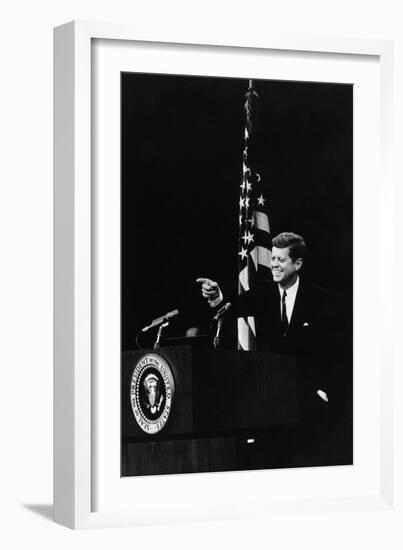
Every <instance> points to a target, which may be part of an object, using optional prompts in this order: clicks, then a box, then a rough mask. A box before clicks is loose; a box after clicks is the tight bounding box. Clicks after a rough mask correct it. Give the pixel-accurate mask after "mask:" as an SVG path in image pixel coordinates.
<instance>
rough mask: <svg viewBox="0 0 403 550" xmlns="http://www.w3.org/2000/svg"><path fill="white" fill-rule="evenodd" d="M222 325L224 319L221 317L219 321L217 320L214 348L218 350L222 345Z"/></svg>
mask: <svg viewBox="0 0 403 550" xmlns="http://www.w3.org/2000/svg"><path fill="white" fill-rule="evenodd" d="M222 323H223V318H222V317H219V319H218V320H217V331H216V334H215V336H214V340H213V346H214V348H218V346H219V345H220V332H221V327H222Z"/></svg>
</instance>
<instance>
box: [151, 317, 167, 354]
mask: <svg viewBox="0 0 403 550" xmlns="http://www.w3.org/2000/svg"><path fill="white" fill-rule="evenodd" d="M168 325H169V321H166V322H165V323H162V325H160V326H159V329H158V333H157V339H156V340H155V342H154V349H158V348H159V347H160V340H161V334H162V330H163V329H164V328H165V327H167V326H168Z"/></svg>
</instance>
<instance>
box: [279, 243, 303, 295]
mask: <svg viewBox="0 0 403 550" xmlns="http://www.w3.org/2000/svg"><path fill="white" fill-rule="evenodd" d="M301 266H302V259H301V258H298V259H296V260H295V261H294V260H293V259H292V258H291V257H290V249H289V247H287V248H276V247H275V246H273V249H272V251H271V272H272V274H273V280H274V282H276V283H279V284H280V286H282V287H283V288H287V287H290V286H291V285H292V284H294V282H295V281H296V279H297V272H298V271H299V270H300V269H301Z"/></svg>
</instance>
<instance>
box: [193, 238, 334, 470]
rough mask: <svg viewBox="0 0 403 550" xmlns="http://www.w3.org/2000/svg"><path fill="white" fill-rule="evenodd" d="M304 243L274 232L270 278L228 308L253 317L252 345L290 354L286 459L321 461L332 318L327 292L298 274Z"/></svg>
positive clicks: (213, 289) (208, 288) (210, 290)
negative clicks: (292, 406)
mask: <svg viewBox="0 0 403 550" xmlns="http://www.w3.org/2000/svg"><path fill="white" fill-rule="evenodd" d="M305 249H306V245H305V241H304V239H303V238H302V237H301V236H300V235H297V234H295V233H281V234H280V235H278V236H276V237H274V239H273V240H272V252H271V265H270V267H271V272H272V275H273V280H272V281H264V282H260V283H258V284H257V285H256V286H255V287H254V288H252V289H250V290H248V291H247V292H245V293H243V294H241V295H239V296H236V297H234V298H231V304H232V308H231V310H230V311H232V312H233V314H234V315H236V316H237V317H246V316H253V317H254V318H255V326H256V344H257V350H258V351H270V352H273V353H281V354H292V355H295V356H296V360H297V381H298V396H299V409H300V423H299V426H298V429H297V430H295V431H294V432H293V433H292V434H291V435H290V437H292V438H294V439H295V445H294V446H293V447H292V453H293V455H294V456H293V457H289V458H290V459H291V460H290V463H289V465H310V464H315V463H317V464H321V463H326V461H327V460H328V458H325V455H326V456H328V453H327V451H328V450H329V446H328V443H329V442H327V443H325V439H328V437H330V436H331V434H329V433H327V432H328V430H327V428H328V425H329V424H328V416H329V406H330V407H331V406H332V405H331V400H332V391H331V388H330V387H329V386H330V385H331V378H332V375H333V371H334V364H335V363H334V357H335V354H336V348H337V346H336V343H335V342H334V341H333V338H334V335H335V334H337V326H336V325H337V323H338V321H337V315H336V314H335V311H336V310H335V308H334V307H333V306H331V305H330V302H329V297H328V295H327V293H326V292H325V291H324V290H323V289H321V288H319V287H317V286H313V285H310V284H308V283H307V282H305V281H304V280H303V278H302V277H300V272H301V268H302V266H303V262H304V256H305ZM197 282H199V283H201V290H202V295H203V297H205V298H207V300H208V301H209V303H210V305H211V306H212V307H217V306H218V305H220V304H221V303H222V301H223V300H224V296H223V293H222V291H221V289H220V287H219V285H218V284H217V283H216V282H215V281H212V280H211V279H206V278H199V279H197ZM335 329H336V330H335ZM336 355H337V354H336ZM325 447H326V448H325ZM318 449H319V450H320V451H319V455H318ZM290 452H291V451H290Z"/></svg>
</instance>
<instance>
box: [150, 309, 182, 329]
mask: <svg viewBox="0 0 403 550" xmlns="http://www.w3.org/2000/svg"><path fill="white" fill-rule="evenodd" d="M177 315H179V309H174V310H173V311H169V312H168V313H165V315H162V316H161V317H158V318H157V319H154V321H152V322H151V324H150V325H148V326H147V327H144V328H142V329H141V332H147V330H150V328H154V327H159V326H160V325H162V324H163V323H166V322H167V321H168V320H169V319H172V318H173V317H176V316H177Z"/></svg>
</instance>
